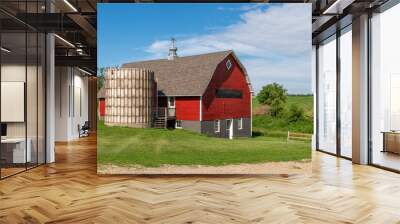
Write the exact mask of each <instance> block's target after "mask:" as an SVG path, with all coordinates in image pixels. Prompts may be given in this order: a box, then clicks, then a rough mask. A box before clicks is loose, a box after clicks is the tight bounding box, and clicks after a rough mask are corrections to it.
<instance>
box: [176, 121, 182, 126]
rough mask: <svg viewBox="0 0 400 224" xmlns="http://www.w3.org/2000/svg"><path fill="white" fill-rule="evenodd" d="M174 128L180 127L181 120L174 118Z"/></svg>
mask: <svg viewBox="0 0 400 224" xmlns="http://www.w3.org/2000/svg"><path fill="white" fill-rule="evenodd" d="M175 128H182V121H181V120H176V121H175Z"/></svg>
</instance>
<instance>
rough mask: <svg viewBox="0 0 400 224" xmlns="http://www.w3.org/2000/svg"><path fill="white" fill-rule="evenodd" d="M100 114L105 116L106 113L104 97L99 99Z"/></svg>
mask: <svg viewBox="0 0 400 224" xmlns="http://www.w3.org/2000/svg"><path fill="white" fill-rule="evenodd" d="M99 113H100V114H99V115H100V117H104V116H105V115H106V101H105V100H104V99H100V100H99Z"/></svg>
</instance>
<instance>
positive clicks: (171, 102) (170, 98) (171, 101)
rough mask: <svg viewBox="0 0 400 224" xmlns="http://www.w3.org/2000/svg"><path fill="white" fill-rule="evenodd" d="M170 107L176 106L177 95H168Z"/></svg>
mask: <svg viewBox="0 0 400 224" xmlns="http://www.w3.org/2000/svg"><path fill="white" fill-rule="evenodd" d="M168 108H175V97H173V96H169V97H168Z"/></svg>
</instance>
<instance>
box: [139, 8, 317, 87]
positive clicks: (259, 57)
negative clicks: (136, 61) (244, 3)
mask: <svg viewBox="0 0 400 224" xmlns="http://www.w3.org/2000/svg"><path fill="white" fill-rule="evenodd" d="M239 9H242V10H246V11H244V12H243V13H242V14H241V15H240V18H241V19H240V21H239V22H237V23H235V24H231V25H229V26H227V27H225V28H221V29H216V30H215V31H214V32H211V31H210V33H209V34H203V35H198V36H195V37H188V38H178V43H177V45H178V49H179V50H178V54H179V55H181V56H185V55H194V54H201V53H209V52H214V51H221V50H228V49H232V50H234V51H235V53H236V54H237V55H238V56H239V58H240V59H241V60H242V62H243V64H244V65H245V67H246V68H247V70H248V73H249V75H250V79H251V81H252V83H253V86H254V87H255V90H256V91H258V90H259V89H260V88H261V86H263V85H265V84H266V83H270V82H274V81H275V82H279V83H282V84H283V85H284V86H285V87H286V88H287V89H288V90H289V92H291V93H309V92H310V87H311V84H310V82H311V74H310V73H311V62H310V61H311V9H310V5H309V4H279V5H274V4H269V7H260V4H257V6H255V5H254V7H253V5H249V7H248V8H246V9H244V8H239ZM221 10H222V9H221ZM169 45H170V41H169V40H159V41H155V42H153V43H152V44H151V45H150V46H149V47H148V48H147V49H146V52H148V53H150V54H151V56H152V57H153V58H160V57H166V54H167V52H168V48H169Z"/></svg>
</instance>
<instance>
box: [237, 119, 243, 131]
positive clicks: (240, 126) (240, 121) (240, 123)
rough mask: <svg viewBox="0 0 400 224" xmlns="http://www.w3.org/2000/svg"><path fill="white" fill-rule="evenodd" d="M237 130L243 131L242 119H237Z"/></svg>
mask: <svg viewBox="0 0 400 224" xmlns="http://www.w3.org/2000/svg"><path fill="white" fill-rule="evenodd" d="M238 129H239V130H242V129H243V118H239V120H238Z"/></svg>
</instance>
